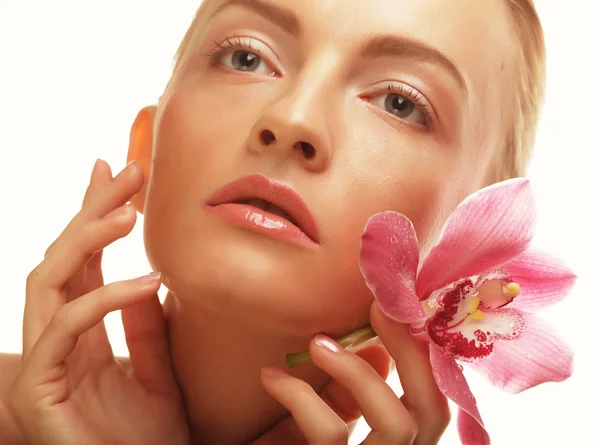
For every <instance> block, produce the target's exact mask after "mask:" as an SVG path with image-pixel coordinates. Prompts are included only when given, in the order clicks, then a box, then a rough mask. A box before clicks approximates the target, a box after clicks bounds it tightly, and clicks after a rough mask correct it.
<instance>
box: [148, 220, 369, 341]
mask: <svg viewBox="0 0 600 445" xmlns="http://www.w3.org/2000/svg"><path fill="white" fill-rule="evenodd" d="M197 222H198V226H196V227H194V228H193V231H191V229H190V228H189V227H188V230H187V231H185V230H183V231H182V230H169V231H168V232H169V233H168V234H167V233H165V232H166V231H164V230H163V231H159V232H157V233H161V235H160V236H159V237H153V236H152V234H153V227H152V224H149V223H148V221H146V229H145V241H146V251H147V254H148V259H149V260H150V263H151V264H152V266H153V268H154V270H157V271H161V272H163V275H164V277H165V280H164V281H165V285H166V286H167V288H168V289H169V291H170V292H172V293H173V294H174V295H175V296H176V297H177V298H178V299H181V300H182V301H185V302H188V303H190V304H193V305H195V306H198V307H204V308H206V309H207V310H210V311H212V312H225V311H227V313H229V314H231V315H232V317H238V318H240V320H241V321H244V320H243V319H245V320H246V321H249V322H251V323H256V324H262V325H265V326H267V327H269V328H273V329H276V330H278V331H284V332H287V333H289V334H293V335H300V336H310V335H314V334H315V333H318V332H326V333H330V334H332V335H335V334H343V333H346V332H349V331H352V330H353V329H355V328H357V327H360V326H362V325H364V324H366V323H365V321H366V322H367V323H368V313H369V307H370V303H371V302H372V300H373V297H372V295H371V294H370V292H369V291H368V289H367V288H366V286H365V285H364V281H363V279H362V277H361V276H360V272H359V271H358V266H357V265H356V266H354V267H352V265H350V266H348V265H342V267H339V264H338V267H334V266H333V265H332V264H331V261H328V258H327V255H326V253H325V251H324V249H320V250H317V251H314V250H313V251H310V250H306V249H301V248H298V246H294V245H292V244H290V243H287V242H285V241H281V240H276V239H273V238H270V237H269V236H267V235H264V234H261V233H257V232H254V231H252V230H249V229H246V228H241V227H237V226H233V225H230V224H227V223H225V222H222V221H218V220H216V221H215V220H213V219H212V218H201V221H197ZM171 227H172V226H171ZM181 233H186V237H185V239H183V238H184V237H182V236H181ZM206 234H210V235H209V236H208V235H206ZM365 317H366V318H365Z"/></svg>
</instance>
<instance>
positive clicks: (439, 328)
mask: <svg viewBox="0 0 600 445" xmlns="http://www.w3.org/2000/svg"><path fill="white" fill-rule="evenodd" d="M532 201H533V200H532V192H531V187H530V184H529V181H528V180H526V179H523V178H517V179H511V180H508V181H504V182H501V183H498V184H494V185H492V186H490V187H486V188H484V189H482V190H480V191H478V192H476V193H474V194H473V195H471V196H469V197H468V198H467V199H465V200H464V201H463V202H462V203H461V204H460V205H459V206H458V207H457V208H456V210H455V211H454V212H453V213H452V214H451V215H450V217H449V218H448V220H447V221H446V223H445V225H444V228H443V230H442V233H441V235H440V238H439V240H438V242H437V243H436V245H435V246H434V247H433V248H432V250H431V251H430V252H429V254H428V255H427V257H426V258H425V259H424V260H423V262H422V265H421V267H420V269H419V245H418V242H417V237H416V234H415V231H414V228H413V225H412V223H411V222H410V221H409V220H408V219H407V218H406V217H404V216H403V215H400V214H399V213H395V212H385V213H380V214H377V215H375V216H373V217H372V218H371V219H370V220H369V222H368V224H367V226H366V229H365V232H364V234H363V236H362V244H361V250H360V268H361V271H362V273H363V275H364V277H365V280H366V282H367V285H368V286H369V288H370V289H371V291H372V292H373V294H374V295H375V299H376V301H377V303H378V304H379V306H380V307H381V310H382V311H383V312H384V313H385V314H386V315H387V316H389V317H390V318H392V319H393V320H396V321H398V322H400V323H408V324H410V328H411V332H412V333H413V334H414V335H415V336H417V338H420V339H422V340H425V341H427V342H429V345H430V348H429V350H430V358H431V365H432V369H433V373H434V377H435V380H436V382H437V384H438V386H439V388H440V390H441V391H442V392H443V393H444V394H445V395H446V397H448V398H449V399H450V400H452V401H453V402H455V403H456V404H457V405H458V407H459V408H460V410H459V416H458V430H459V434H460V437H461V440H462V442H463V443H464V444H488V443H489V441H490V439H489V435H488V433H487V432H486V430H485V427H484V424H483V421H482V420H481V416H480V414H479V410H478V409H477V404H476V401H475V397H474V396H473V394H472V393H471V390H470V389H469V386H468V384H467V381H466V379H465V377H464V375H463V373H462V367H461V366H460V365H459V364H458V363H457V362H456V361H457V360H458V361H461V362H466V363H467V364H468V365H469V366H472V367H473V368H474V369H475V370H477V371H479V372H481V373H482V374H483V375H485V376H486V377H487V378H489V380H491V382H492V383H493V384H494V385H496V386H498V387H500V388H502V389H504V390H507V391H509V392H511V393H518V392H521V391H523V390H526V389H528V388H531V387H534V386H536V385H539V384H540V383H544V382H550V381H554V382H559V381H562V380H565V379H566V378H568V377H569V376H570V375H571V373H572V361H573V353H572V351H571V350H570V348H569V347H568V346H567V345H566V344H565V343H564V342H563V341H562V340H561V339H560V337H559V336H558V335H557V334H556V332H555V331H554V330H553V329H552V328H551V327H550V326H548V325H547V324H546V323H545V322H543V321H542V320H541V319H539V318H538V317H536V316H535V315H533V314H532V313H531V312H529V311H535V310H538V309H540V308H543V307H545V306H548V305H550V304H552V303H554V302H556V301H559V300H560V299H562V298H563V297H564V296H565V295H566V294H567V292H568V291H569V289H570V288H571V287H572V285H573V284H574V282H575V275H574V274H573V273H572V272H571V271H570V270H569V269H568V268H567V267H566V266H565V265H564V264H563V263H562V262H560V261H559V260H557V259H555V258H552V257H550V256H548V255H546V254H543V253H541V252H538V251H535V250H533V249H531V248H528V245H529V243H530V240H531V237H532V228H533V224H534V219H535V212H534V208H533V205H532V204H533V202H532Z"/></svg>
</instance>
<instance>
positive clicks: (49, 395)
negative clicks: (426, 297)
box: [5, 161, 449, 445]
mask: <svg viewBox="0 0 600 445" xmlns="http://www.w3.org/2000/svg"><path fill="white" fill-rule="evenodd" d="M142 177H143V172H142V169H141V167H140V165H139V164H138V163H136V162H133V163H130V164H129V165H128V166H127V167H126V168H125V169H124V170H123V172H122V173H121V174H120V175H118V176H117V177H116V178H115V179H114V180H111V179H110V178H111V174H110V169H109V167H108V165H107V164H106V163H104V162H103V161H98V162H97V164H96V165H95V167H94V171H93V173H92V178H91V182H90V186H89V188H88V191H87V192H86V196H85V199H84V204H83V208H82V210H81V212H80V213H79V214H78V215H77V216H76V217H75V218H73V220H72V221H71V222H70V223H69V225H68V226H67V227H66V228H65V230H64V231H63V233H62V234H61V235H60V236H59V238H58V239H57V240H56V241H55V242H54V243H53V244H52V245H51V246H50V247H49V248H48V251H47V253H46V256H45V259H44V261H43V262H42V263H41V264H40V265H39V266H38V267H37V268H36V269H34V270H33V271H32V272H31V274H30V277H29V279H28V282H27V300H26V307H25V317H24V331H23V333H24V335H23V339H24V340H23V366H22V367H21V369H20V371H19V372H18V374H17V376H16V378H15V379H14V381H13V383H12V385H11V387H10V389H9V392H8V406H9V409H10V411H11V413H12V415H13V416H14V419H17V421H18V424H19V426H20V427H21V429H22V432H23V434H24V436H25V438H24V439H23V440H20V439H19V440H18V441H15V443H30V444H36V445H38V444H39V445H70V444H90V445H94V444H98V445H100V444H109V443H111V444H112V443H119V444H121V443H122V444H136V443H139V444H164V443H169V444H174V445H176V444H187V443H189V442H188V428H187V425H186V420H185V414H184V410H183V406H182V400H181V395H180V393H179V389H178V388H177V383H176V381H175V379H174V377H173V372H172V369H171V363H170V357H169V351H168V343H167V338H166V335H167V332H166V325H165V321H164V315H163V313H162V308H161V306H160V303H159V301H158V298H157V296H156V291H157V290H158V286H159V284H160V279H159V277H158V276H157V275H154V276H153V275H148V276H145V277H140V278H137V279H134V280H129V281H124V282H117V283H111V284H107V285H104V286H103V285H102V283H103V281H102V273H101V255H102V249H104V248H105V247H106V246H108V245H109V244H111V243H112V242H114V241H116V240H117V239H119V238H122V237H123V236H126V235H127V234H128V233H129V232H130V231H131V230H132V228H133V225H134V223H135V212H133V209H132V207H131V205H130V204H124V203H125V202H126V201H127V199H128V198H131V197H132V196H133V195H134V194H135V193H136V192H137V191H139V189H140V187H141V184H142V181H141V178H142ZM119 309H120V310H122V315H123V317H122V319H123V325H124V329H125V335H126V340H127V346H128V348H129V352H130V357H131V358H130V366H129V367H128V369H127V371H125V370H124V369H123V366H122V364H121V363H120V362H119V360H116V359H115V357H114V356H113V355H112V351H111V348H110V345H109V343H108V339H107V336H106V330H105V328H104V324H103V322H102V319H103V317H104V316H105V315H106V314H108V313H109V312H111V311H114V310H119ZM371 322H372V325H373V327H374V329H375V330H376V332H377V333H378V334H379V338H380V339H381V340H382V341H383V343H384V344H386V343H387V344H389V345H395V346H394V347H389V348H388V349H389V351H390V353H391V357H392V358H393V359H394V360H395V361H396V364H397V366H398V371H399V375H400V377H401V380H402V381H403V385H404V387H405V388H406V390H405V394H404V396H403V397H402V399H401V400H400V399H398V398H397V396H396V395H395V394H394V392H393V391H392V390H391V388H390V387H389V386H388V384H387V383H386V381H385V379H386V377H387V375H388V372H389V369H390V363H391V361H390V355H388V353H387V352H386V351H385V349H384V348H382V347H381V346H379V345H370V346H367V347H364V348H362V349H359V350H358V351H357V352H356V353H354V352H350V351H345V350H343V349H341V348H340V349H339V350H338V351H337V352H332V350H331V348H330V347H329V346H326V345H324V344H319V343H317V342H316V339H315V340H313V341H312V342H311V345H310V353H311V357H312V359H313V361H314V363H315V364H316V365H317V366H318V367H319V368H321V369H323V370H324V371H325V372H327V373H328V374H329V375H331V376H332V377H333V380H331V382H330V383H329V384H328V385H327V386H326V387H325V388H324V389H323V390H322V391H321V392H320V393H317V392H316V391H315V390H314V389H313V388H312V387H311V386H310V385H308V384H307V383H306V382H304V381H302V380H300V379H298V378H295V377H292V376H290V375H288V374H286V373H283V375H280V376H277V375H272V374H271V375H270V374H269V372H268V371H269V370H271V372H272V371H273V370H275V371H277V368H273V367H265V368H263V369H264V370H265V371H266V372H263V373H262V375H261V381H262V383H263V385H264V386H265V389H266V390H267V392H268V393H269V394H270V395H271V396H272V397H273V398H275V399H276V400H278V401H279V402H280V403H281V404H282V405H283V406H285V407H286V408H287V409H288V410H289V411H290V412H291V416H289V417H287V418H286V419H284V420H283V421H281V422H280V423H279V424H277V425H276V426H274V427H273V428H272V429H270V430H269V431H268V432H267V433H266V434H264V435H263V436H262V437H260V438H259V439H257V440H255V441H253V442H252V443H251V444H252V445H276V444H282V443H286V444H290V445H293V444H309V445H320V444H323V445H325V444H327V445H336V444H347V443H348V438H349V434H350V432H351V430H352V428H353V426H354V425H355V422H356V420H358V419H359V418H360V417H361V416H362V415H364V416H365V419H366V421H367V423H368V424H369V426H370V427H371V428H372V432H371V433H370V434H369V436H368V437H367V439H366V440H365V441H364V442H363V443H364V444H365V445H389V444H413V443H415V444H432V443H436V442H437V441H438V440H439V438H440V437H441V434H442V433H443V432H444V430H445V428H446V426H447V425H448V422H449V411H448V405H447V402H446V400H445V399H444V397H443V395H442V394H441V393H440V392H439V390H438V389H437V386H436V385H435V382H434V381H433V377H432V375H431V368H430V366H429V362H428V358H427V357H428V356H427V349H426V347H425V345H424V344H421V343H419V342H417V341H416V340H414V339H413V338H411V336H410V334H409V333H408V329H407V326H404V325H399V324H396V323H393V322H392V321H390V320H389V319H387V318H386V317H385V316H384V315H383V314H382V313H381V311H380V310H379V309H378V306H376V305H375V304H373V305H372V308H371ZM318 337H321V338H322V339H324V340H325V342H329V343H330V345H333V347H334V348H335V345H337V344H336V343H335V342H334V341H333V340H331V339H329V338H327V337H326V336H322V335H321V336H318ZM337 346H338V347H339V345H337ZM279 371H280V372H281V370H279ZM5 422H6V419H5Z"/></svg>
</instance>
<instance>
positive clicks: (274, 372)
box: [260, 366, 289, 379]
mask: <svg viewBox="0 0 600 445" xmlns="http://www.w3.org/2000/svg"><path fill="white" fill-rule="evenodd" d="M260 375H261V376H262V377H266V378H268V379H280V378H282V377H288V376H289V374H288V373H286V372H285V371H283V370H281V369H279V368H277V367H275V366H263V367H261V368H260Z"/></svg>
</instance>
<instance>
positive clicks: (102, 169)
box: [81, 159, 112, 208]
mask: <svg viewBox="0 0 600 445" xmlns="http://www.w3.org/2000/svg"><path fill="white" fill-rule="evenodd" d="M111 180H112V173H111V170H110V166H109V165H108V163H107V162H106V161H104V160H102V159H97V160H96V163H95V164H94V167H93V169H92V174H91V177H90V184H89V185H88V187H87V189H86V191H85V195H84V196H83V203H82V205H81V207H82V208H83V207H85V205H86V204H87V203H88V202H89V201H90V198H91V197H92V196H94V194H96V193H97V192H98V190H99V189H100V188H101V187H102V186H103V185H104V184H106V183H108V182H110V181H111Z"/></svg>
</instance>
